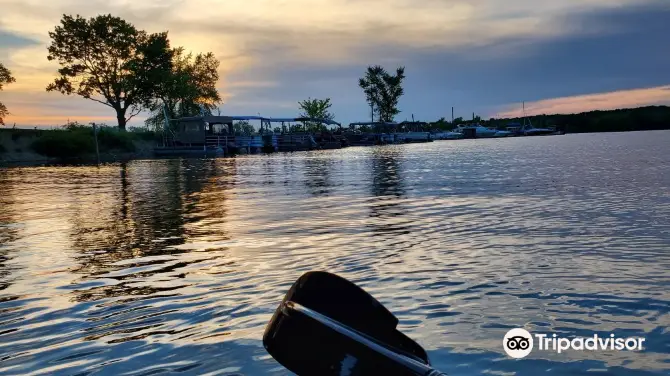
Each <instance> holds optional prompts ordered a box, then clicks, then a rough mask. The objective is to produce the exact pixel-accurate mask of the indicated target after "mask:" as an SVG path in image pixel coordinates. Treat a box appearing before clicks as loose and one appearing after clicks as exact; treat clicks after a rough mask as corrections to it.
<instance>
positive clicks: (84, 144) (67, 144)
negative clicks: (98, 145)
mask: <svg viewBox="0 0 670 376" xmlns="http://www.w3.org/2000/svg"><path fill="white" fill-rule="evenodd" d="M31 148H32V149H33V150H34V151H35V152H36V153H39V154H42V155H46V156H47V157H54V158H73V157H80V156H82V155H84V154H89V153H94V152H95V144H94V143H93V133H92V130H90V129H85V128H83V129H77V130H53V131H48V132H44V133H42V135H41V136H40V137H39V138H37V139H36V140H35V141H33V143H32V144H31Z"/></svg>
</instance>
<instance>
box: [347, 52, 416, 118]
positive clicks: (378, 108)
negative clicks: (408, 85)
mask: <svg viewBox="0 0 670 376" xmlns="http://www.w3.org/2000/svg"><path fill="white" fill-rule="evenodd" d="M404 79H405V67H399V68H397V69H396V73H395V74H394V75H392V74H390V73H388V72H387V71H386V70H385V69H384V68H383V67H381V66H379V65H375V66H370V67H368V69H367V71H366V72H365V77H363V78H361V79H359V81H358V86H360V87H361V89H363V92H364V93H365V97H366V100H367V102H368V104H370V107H372V108H373V114H375V113H376V114H377V115H378V119H379V121H381V122H390V121H393V119H394V117H395V116H396V115H397V114H399V113H400V110H398V101H399V100H400V97H402V95H403V94H404V89H403V87H402V82H403V80H404Z"/></svg>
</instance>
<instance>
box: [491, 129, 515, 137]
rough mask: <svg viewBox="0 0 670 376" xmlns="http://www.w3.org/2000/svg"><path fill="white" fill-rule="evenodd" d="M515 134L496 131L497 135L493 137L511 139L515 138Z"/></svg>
mask: <svg viewBox="0 0 670 376" xmlns="http://www.w3.org/2000/svg"><path fill="white" fill-rule="evenodd" d="M513 135H514V133H513V132H512V131H500V130H499V131H496V133H495V134H494V135H493V137H510V136H513Z"/></svg>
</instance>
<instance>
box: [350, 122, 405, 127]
mask: <svg viewBox="0 0 670 376" xmlns="http://www.w3.org/2000/svg"><path fill="white" fill-rule="evenodd" d="M349 125H353V126H356V125H358V126H360V125H398V123H396V122H385V123H382V122H378V121H368V122H360V123H349Z"/></svg>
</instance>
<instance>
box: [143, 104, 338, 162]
mask: <svg viewBox="0 0 670 376" xmlns="http://www.w3.org/2000/svg"><path fill="white" fill-rule="evenodd" d="M252 120H260V122H261V125H260V128H259V131H258V134H254V135H235V131H234V126H233V122H235V121H252ZM171 122H172V123H174V125H173V126H171V125H170V123H171ZM286 122H289V123H290V122H318V123H323V124H328V125H337V126H341V125H340V123H338V122H335V121H332V120H327V119H315V118H307V117H298V118H269V117H262V116H211V115H204V114H202V113H201V114H200V115H199V116H190V117H182V118H179V119H169V118H168V117H167V111H165V126H164V129H163V139H162V144H161V145H159V146H156V147H155V148H154V154H155V155H156V156H177V155H204V156H222V155H228V154H234V153H254V152H261V151H266V152H273V151H280V150H281V151H297V150H311V149H319V148H322V147H323V148H329V149H332V148H335V147H337V146H340V147H341V144H340V142H339V140H330V139H322V140H321V144H319V143H317V142H316V141H315V139H314V137H313V135H312V134H311V133H307V132H299V133H290V132H289V133H282V134H276V133H274V132H273V131H272V129H271V124H272V123H282V124H283V123H286ZM322 138H323V137H322Z"/></svg>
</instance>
